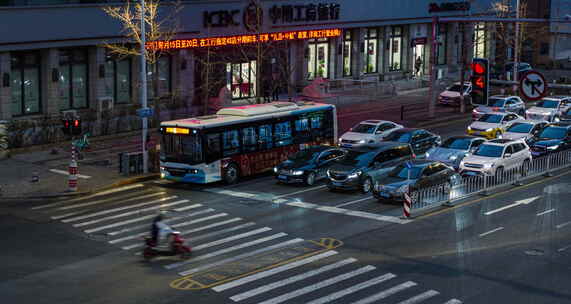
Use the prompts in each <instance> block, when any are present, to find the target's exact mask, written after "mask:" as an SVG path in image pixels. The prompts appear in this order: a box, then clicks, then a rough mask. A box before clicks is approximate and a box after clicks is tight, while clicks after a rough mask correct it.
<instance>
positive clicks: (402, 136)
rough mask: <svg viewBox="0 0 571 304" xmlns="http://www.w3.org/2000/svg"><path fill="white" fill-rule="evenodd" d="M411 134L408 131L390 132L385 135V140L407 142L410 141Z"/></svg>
mask: <svg viewBox="0 0 571 304" xmlns="http://www.w3.org/2000/svg"><path fill="white" fill-rule="evenodd" d="M410 137H411V134H410V133H408V132H392V133H391V134H389V135H388V136H387V137H385V140H386V141H396V142H400V143H408V142H410Z"/></svg>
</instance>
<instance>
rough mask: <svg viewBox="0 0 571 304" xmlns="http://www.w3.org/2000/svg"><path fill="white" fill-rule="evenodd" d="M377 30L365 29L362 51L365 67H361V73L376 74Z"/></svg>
mask: <svg viewBox="0 0 571 304" xmlns="http://www.w3.org/2000/svg"><path fill="white" fill-rule="evenodd" d="M377 37H378V36H377V29H367V30H366V32H365V39H364V43H365V49H364V50H363V52H364V53H363V58H365V65H364V66H363V73H365V74H369V73H376V72H377V55H378V49H379V48H378V46H379V44H378V43H379V40H378V39H377Z"/></svg>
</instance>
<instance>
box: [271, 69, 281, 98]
mask: <svg viewBox="0 0 571 304" xmlns="http://www.w3.org/2000/svg"><path fill="white" fill-rule="evenodd" d="M279 76H280V75H279V74H278V73H276V72H274V73H272V80H273V81H272V86H273V90H272V100H278V99H280V79H279V78H280V77H279Z"/></svg>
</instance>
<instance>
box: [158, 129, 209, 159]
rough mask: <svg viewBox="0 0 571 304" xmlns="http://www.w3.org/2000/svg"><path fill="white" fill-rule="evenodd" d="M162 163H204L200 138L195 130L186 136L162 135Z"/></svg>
mask: <svg viewBox="0 0 571 304" xmlns="http://www.w3.org/2000/svg"><path fill="white" fill-rule="evenodd" d="M161 160H162V161H171V162H172V161H180V162H184V163H187V164H198V163H201V162H203V161H204V155H203V153H202V138H201V136H200V133H199V132H198V131H196V130H191V132H190V134H188V135H182V134H181V135H179V134H163V136H162V143H161Z"/></svg>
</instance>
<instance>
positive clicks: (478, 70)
mask: <svg viewBox="0 0 571 304" xmlns="http://www.w3.org/2000/svg"><path fill="white" fill-rule="evenodd" d="M472 71H474V74H479V75H482V74H485V73H486V67H485V66H484V64H482V63H481V62H475V63H472Z"/></svg>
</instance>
